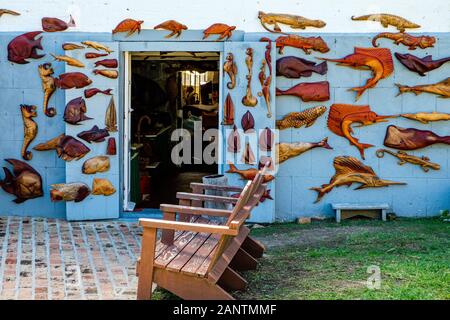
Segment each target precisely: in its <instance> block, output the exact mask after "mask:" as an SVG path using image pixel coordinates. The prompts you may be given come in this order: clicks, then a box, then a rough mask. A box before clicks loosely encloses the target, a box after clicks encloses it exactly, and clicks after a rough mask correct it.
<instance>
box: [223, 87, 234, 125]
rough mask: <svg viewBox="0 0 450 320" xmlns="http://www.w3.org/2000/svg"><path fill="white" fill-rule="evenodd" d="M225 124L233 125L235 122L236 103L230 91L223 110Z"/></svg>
mask: <svg viewBox="0 0 450 320" xmlns="http://www.w3.org/2000/svg"><path fill="white" fill-rule="evenodd" d="M222 124H223V125H226V126H228V125H233V124H234V103H233V100H231V96H230V94H229V93H228V94H227V98H226V99H225V106H224V110H223V122H222Z"/></svg>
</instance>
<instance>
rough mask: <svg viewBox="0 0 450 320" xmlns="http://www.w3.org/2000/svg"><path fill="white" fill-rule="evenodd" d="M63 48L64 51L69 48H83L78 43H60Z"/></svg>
mask: <svg viewBox="0 0 450 320" xmlns="http://www.w3.org/2000/svg"><path fill="white" fill-rule="evenodd" d="M62 48H63V50H65V51H70V50H79V49H84V46H81V45H79V44H76V43H69V42H67V43H63V45H62Z"/></svg>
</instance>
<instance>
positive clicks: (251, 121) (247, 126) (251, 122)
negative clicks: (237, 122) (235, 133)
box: [241, 111, 255, 132]
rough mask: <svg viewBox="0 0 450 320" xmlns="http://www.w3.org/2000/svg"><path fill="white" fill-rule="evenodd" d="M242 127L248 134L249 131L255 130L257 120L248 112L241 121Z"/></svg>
mask: <svg viewBox="0 0 450 320" xmlns="http://www.w3.org/2000/svg"><path fill="white" fill-rule="evenodd" d="M241 126H242V129H243V130H244V132H247V131H249V130H254V128H255V118H253V116H252V114H251V113H250V111H247V112H246V113H244V115H243V116H242V119H241Z"/></svg>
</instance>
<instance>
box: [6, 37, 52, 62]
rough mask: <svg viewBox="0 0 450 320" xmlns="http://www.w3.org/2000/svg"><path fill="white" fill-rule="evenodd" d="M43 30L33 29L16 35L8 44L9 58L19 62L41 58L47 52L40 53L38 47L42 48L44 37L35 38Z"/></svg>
mask: <svg viewBox="0 0 450 320" xmlns="http://www.w3.org/2000/svg"><path fill="white" fill-rule="evenodd" d="M41 33H42V31H32V32H27V33H24V34H22V35H20V36H17V37H15V38H14V39H12V40H11V42H10V43H9V44H8V60H9V61H11V62H14V63H18V64H27V63H29V61H27V60H25V59H40V58H42V57H44V56H45V54H38V53H37V51H36V50H37V49H40V50H43V48H42V44H41V41H42V37H40V38H38V39H35V38H36V36H37V35H39V34H41Z"/></svg>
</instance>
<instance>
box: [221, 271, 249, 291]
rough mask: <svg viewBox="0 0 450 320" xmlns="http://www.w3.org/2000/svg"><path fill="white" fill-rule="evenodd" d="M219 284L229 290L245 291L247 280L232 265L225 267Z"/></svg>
mask: <svg viewBox="0 0 450 320" xmlns="http://www.w3.org/2000/svg"><path fill="white" fill-rule="evenodd" d="M217 284H218V285H220V286H221V287H222V288H224V289H225V290H227V291H244V290H245V288H246V287H247V281H246V280H245V279H244V278H243V277H242V276H241V275H240V274H239V273H237V272H236V271H234V270H233V269H231V268H230V267H227V268H226V269H225V271H224V272H223V274H222V276H221V277H220V279H219V281H218V283H217Z"/></svg>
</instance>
